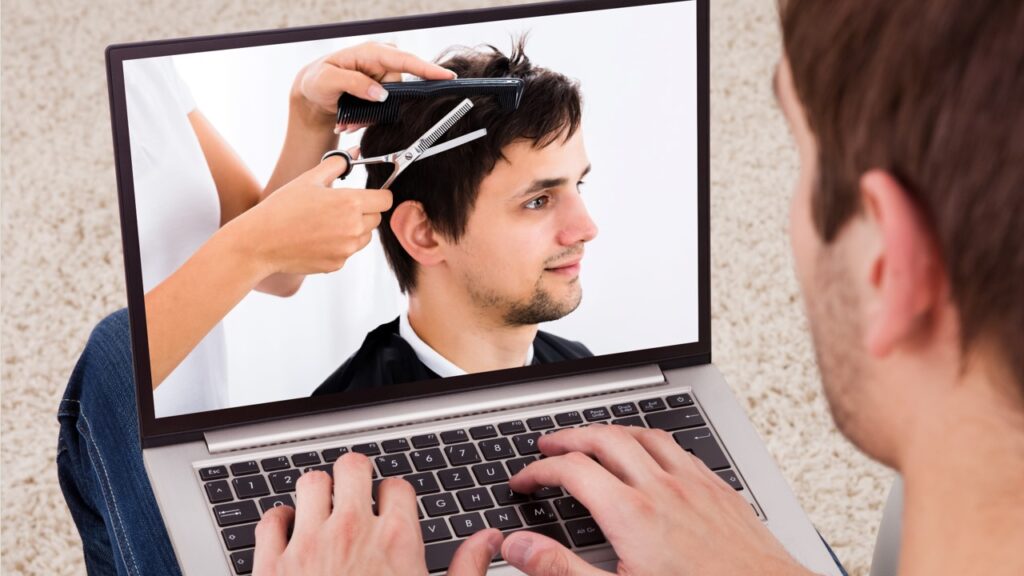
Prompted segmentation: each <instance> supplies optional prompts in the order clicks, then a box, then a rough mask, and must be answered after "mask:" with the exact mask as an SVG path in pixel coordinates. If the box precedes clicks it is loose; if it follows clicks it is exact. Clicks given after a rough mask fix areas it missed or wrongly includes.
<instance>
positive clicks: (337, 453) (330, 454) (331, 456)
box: [320, 448, 348, 463]
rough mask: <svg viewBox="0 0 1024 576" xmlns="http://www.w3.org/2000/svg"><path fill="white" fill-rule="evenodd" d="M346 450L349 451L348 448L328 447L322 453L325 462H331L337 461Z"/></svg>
mask: <svg viewBox="0 0 1024 576" xmlns="http://www.w3.org/2000/svg"><path fill="white" fill-rule="evenodd" d="M346 452H348V448H328V449H327V450H324V451H323V452H321V453H320V454H321V455H322V456H323V457H324V462H328V463H330V462H334V461H336V460H337V459H338V458H341V455H342V454H344V453H346Z"/></svg>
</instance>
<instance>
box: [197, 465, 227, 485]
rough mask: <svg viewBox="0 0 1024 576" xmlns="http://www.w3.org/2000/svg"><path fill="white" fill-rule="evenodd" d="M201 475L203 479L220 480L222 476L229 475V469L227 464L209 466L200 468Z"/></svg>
mask: <svg viewBox="0 0 1024 576" xmlns="http://www.w3.org/2000/svg"><path fill="white" fill-rule="evenodd" d="M199 477H200V478H202V479H203V481H204V482H205V481H207V480H219V479H221V478H227V477H228V469H227V467H226V466H209V467H206V468H200V469H199Z"/></svg>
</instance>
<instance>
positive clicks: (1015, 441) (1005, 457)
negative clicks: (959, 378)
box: [900, 376, 1024, 576]
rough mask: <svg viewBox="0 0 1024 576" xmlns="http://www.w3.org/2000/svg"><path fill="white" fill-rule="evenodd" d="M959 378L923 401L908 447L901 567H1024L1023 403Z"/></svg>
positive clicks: (938, 570) (1001, 570)
mask: <svg viewBox="0 0 1024 576" xmlns="http://www.w3.org/2000/svg"><path fill="white" fill-rule="evenodd" d="M959 384H960V385H958V386H956V387H955V389H954V390H953V391H952V392H951V393H949V394H947V395H945V396H946V397H945V398H944V399H942V400H938V401H936V402H922V408H923V409H925V408H926V409H927V410H928V413H923V414H920V415H919V416H920V418H919V422H920V424H919V425H918V426H917V429H916V430H915V431H914V432H913V434H912V436H911V437H910V438H909V439H908V440H909V442H908V443H907V445H906V450H905V451H904V452H903V454H904V458H903V459H902V463H901V466H900V467H901V472H902V474H903V479H904V483H905V486H906V491H905V499H904V511H903V541H902V551H901V555H900V574H902V575H904V576H906V575H910V574H913V575H917V574H993V575H995V574H1007V575H1009V574H1014V575H1018V574H1024V546H1022V544H1024V489H1022V488H1021V487H1022V486H1024V411H1022V409H1021V407H1020V406H1019V404H1016V403H1015V402H1013V401H1010V400H1008V399H1007V398H1006V397H1005V396H1006V395H1005V394H1001V393H999V392H997V391H996V390H995V389H994V387H993V386H991V385H989V384H987V383H985V382H980V381H978V379H977V377H976V376H967V377H966V378H965V379H964V381H963V382H961V383H959Z"/></svg>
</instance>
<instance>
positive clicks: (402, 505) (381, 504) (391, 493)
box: [377, 477, 420, 524]
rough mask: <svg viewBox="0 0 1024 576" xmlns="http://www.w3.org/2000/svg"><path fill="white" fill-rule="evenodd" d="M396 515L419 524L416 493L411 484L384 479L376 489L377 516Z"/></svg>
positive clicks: (398, 480) (399, 480) (394, 479)
mask: <svg viewBox="0 0 1024 576" xmlns="http://www.w3.org/2000/svg"><path fill="white" fill-rule="evenodd" d="M389 514H396V515H398V516H406V517H408V518H410V519H412V520H414V521H416V522H417V524H418V522H419V516H420V513H419V508H417V506H416V491H415V490H414V489H413V487H412V484H409V483H408V482H406V481H405V480H403V479H401V478H397V477H391V478H385V479H384V481H383V482H381V483H380V486H379V487H378V488H377V515H378V516H386V515H389Z"/></svg>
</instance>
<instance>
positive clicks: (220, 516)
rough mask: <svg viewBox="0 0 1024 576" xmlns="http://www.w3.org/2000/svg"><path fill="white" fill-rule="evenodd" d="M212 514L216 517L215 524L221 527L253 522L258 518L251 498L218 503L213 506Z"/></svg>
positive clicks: (257, 512) (258, 515)
mask: <svg viewBox="0 0 1024 576" xmlns="http://www.w3.org/2000/svg"><path fill="white" fill-rule="evenodd" d="M213 515H214V517H215V518H217V525H218V526H221V527H223V526H234V525H236V524H245V523H247V522H255V521H257V520H259V519H260V513H259V511H258V510H256V503H255V502H253V501H252V500H245V501H242V502H232V503H231V504H219V505H217V506H214V507H213Z"/></svg>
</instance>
